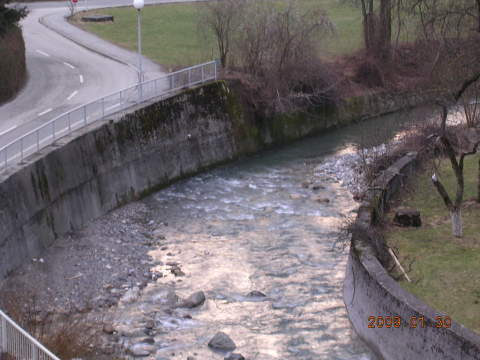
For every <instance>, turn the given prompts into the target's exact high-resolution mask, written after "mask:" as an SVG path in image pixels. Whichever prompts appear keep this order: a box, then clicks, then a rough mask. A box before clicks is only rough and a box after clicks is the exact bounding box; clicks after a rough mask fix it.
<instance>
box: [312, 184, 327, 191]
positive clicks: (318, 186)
mask: <svg viewBox="0 0 480 360" xmlns="http://www.w3.org/2000/svg"><path fill="white" fill-rule="evenodd" d="M310 189H312V190H315V191H317V190H323V189H325V186H323V185H321V184H312V185H311V186H310Z"/></svg>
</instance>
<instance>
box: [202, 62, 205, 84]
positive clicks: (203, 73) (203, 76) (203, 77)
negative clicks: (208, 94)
mask: <svg viewBox="0 0 480 360" xmlns="http://www.w3.org/2000/svg"><path fill="white" fill-rule="evenodd" d="M204 82H205V71H204V67H203V65H202V84H203V83H204Z"/></svg>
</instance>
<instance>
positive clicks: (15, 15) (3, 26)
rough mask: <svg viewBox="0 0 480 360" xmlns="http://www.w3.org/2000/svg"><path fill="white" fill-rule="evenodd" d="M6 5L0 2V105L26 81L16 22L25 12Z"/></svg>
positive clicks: (19, 34)
mask: <svg viewBox="0 0 480 360" xmlns="http://www.w3.org/2000/svg"><path fill="white" fill-rule="evenodd" d="M6 5H7V1H5V0H1V1H0V83H1V84H2V86H1V87H0V103H2V102H4V101H6V100H8V99H10V98H11V97H12V96H14V95H15V94H16V93H17V92H18V91H19V90H20V89H21V88H22V86H23V84H24V83H25V79H26V64H25V44H24V41H23V36H22V31H21V29H20V27H19V26H18V22H19V21H20V20H21V19H22V18H23V17H25V16H26V14H27V12H26V10H25V9H24V8H11V7H7V6H6Z"/></svg>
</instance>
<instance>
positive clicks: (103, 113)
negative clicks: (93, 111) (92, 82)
mask: <svg viewBox="0 0 480 360" xmlns="http://www.w3.org/2000/svg"><path fill="white" fill-rule="evenodd" d="M104 117H105V98H102V119H103V118H104Z"/></svg>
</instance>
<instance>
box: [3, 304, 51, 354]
mask: <svg viewBox="0 0 480 360" xmlns="http://www.w3.org/2000/svg"><path fill="white" fill-rule="evenodd" d="M2 353H3V354H8V355H10V356H12V357H13V358H14V359H18V360H60V359H59V358H58V357H56V356H55V355H53V354H52V353H51V352H50V351H48V350H47V349H46V348H45V347H44V346H43V345H42V344H40V343H39V342H38V341H37V340H35V339H34V338H33V337H32V336H31V335H30V334H28V333H27V332H26V331H25V330H23V329H22V328H21V327H20V326H18V325H17V324H16V323H15V322H14V321H13V320H12V319H10V318H9V317H8V316H7V315H6V314H5V313H4V312H3V311H1V310H0V357H1V355H2Z"/></svg>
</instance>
